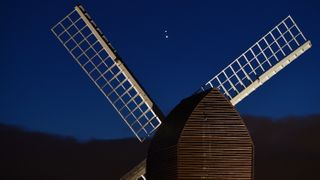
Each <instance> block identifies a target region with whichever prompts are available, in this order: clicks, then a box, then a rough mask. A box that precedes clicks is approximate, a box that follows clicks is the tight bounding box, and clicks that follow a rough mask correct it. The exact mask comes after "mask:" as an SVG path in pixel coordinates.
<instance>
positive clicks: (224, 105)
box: [146, 89, 254, 180]
mask: <svg viewBox="0 0 320 180" xmlns="http://www.w3.org/2000/svg"><path fill="white" fill-rule="evenodd" d="M253 151H254V147H253V143H252V140H251V137H250V135H249V132H248V130H247V128H246V126H245V124H244V122H243V120H242V119H241V117H240V115H239V113H238V112H237V111H236V109H235V108H234V107H233V106H232V105H231V103H230V102H229V101H228V100H227V99H226V98H225V97H224V96H223V95H222V94H221V93H220V92H219V91H218V90H217V89H212V90H211V91H209V92H204V93H202V94H198V95H194V96H191V97H189V98H187V99H185V100H183V101H182V102H181V103H180V104H179V105H178V106H177V107H176V108H175V109H174V110H173V111H172V112H171V113H170V114H169V115H168V117H167V119H166V121H164V122H163V124H162V125H161V127H160V128H159V130H158V131H157V133H156V135H155V136H154V138H153V140H152V142H151V144H150V148H149V152H148V158H147V171H146V172H147V174H146V176H147V179H148V180H153V179H166V180H167V179H224V180H235V179H238V180H239V179H241V180H250V179H253V167H254V166H253V164H254V163H253V157H254V156H253V154H254V153H253Z"/></svg>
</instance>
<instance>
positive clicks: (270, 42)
mask: <svg viewBox="0 0 320 180" xmlns="http://www.w3.org/2000/svg"><path fill="white" fill-rule="evenodd" d="M310 47H311V42H310V41H307V39H306V38H305V36H304V35H303V33H302V32H301V31H300V29H299V27H298V26H297V24H296V23H295V22H294V20H293V19H292V17H291V16H290V15H289V16H288V17H286V18H285V19H284V20H282V21H281V22H280V23H279V24H278V25H277V26H275V27H274V28H273V29H272V30H271V31H269V32H268V33H267V34H266V35H264V36H263V37H262V38H261V39H260V40H259V41H257V42H256V43H255V44H254V45H253V46H251V47H250V48H249V49H248V50H246V51H245V52H244V53H242V54H241V55H240V56H239V57H238V58H237V59H235V60H234V61H233V62H232V63H231V64H229V65H228V66H227V67H226V68H224V69H223V70H222V71H221V72H220V73H218V74H217V75H216V76H214V77H213V78H212V79H210V80H209V81H208V82H207V83H206V84H205V85H203V86H202V87H201V89H200V91H205V90H208V89H211V88H214V87H216V88H218V89H219V90H220V92H221V93H223V94H224V95H225V96H226V98H228V99H229V100H230V102H231V103H232V104H233V105H236V104H237V103H238V102H240V101H241V100H242V99H243V98H245V97H246V96H247V95H249V94H250V93H251V92H252V91H254V90H255V89H256V88H257V87H259V86H260V85H262V84H263V83H264V82H265V81H267V80H268V79H270V78H271V77H272V76H273V75H275V74H276V73H277V72H279V71H280V70H281V69H283V68H284V67H285V66H286V65H288V64H290V63H291V62H292V61H293V60H295V59H296V58H297V57H298V56H300V55H301V54H302V53H304V52H305V51H306V50H308V49H309V48H310Z"/></svg>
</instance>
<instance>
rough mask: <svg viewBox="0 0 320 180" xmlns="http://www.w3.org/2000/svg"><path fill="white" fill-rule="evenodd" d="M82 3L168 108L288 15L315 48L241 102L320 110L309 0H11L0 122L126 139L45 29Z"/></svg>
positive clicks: (4, 35) (292, 111) (274, 109)
mask: <svg viewBox="0 0 320 180" xmlns="http://www.w3.org/2000/svg"><path fill="white" fill-rule="evenodd" d="M78 3H81V4H83V5H84V7H85V9H86V10H87V11H88V12H89V14H90V15H91V16H92V18H93V19H94V20H95V22H96V23H97V25H98V26H99V27H100V29H101V30H102V31H103V32H104V33H105V34H106V36H107V37H108V39H109V40H110V41H111V43H112V44H113V46H114V47H115V48H116V49H117V51H118V53H119V54H120V56H121V57H122V59H123V60H124V61H125V63H126V64H127V65H128V67H129V68H130V69H131V70H132V71H133V73H134V74H135V76H136V77H137V78H138V80H139V81H140V83H141V84H142V85H143V86H144V88H145V89H146V90H147V91H148V93H149V94H150V95H151V97H152V98H153V100H154V101H155V102H156V103H157V104H158V106H159V107H160V108H161V109H162V111H163V112H164V113H165V114H167V113H168V112H169V111H170V110H171V109H172V108H173V107H174V106H175V105H176V104H177V103H178V102H179V101H180V100H181V99H182V98H184V97H187V96H189V95H191V94H192V93H193V92H194V91H195V90H197V89H198V88H199V87H200V86H201V85H202V84H203V83H205V82H206V81H207V80H209V79H210V78H211V77H212V76H214V75H215V74H216V73H218V72H219V71H220V70H221V69H222V68H224V67H225V66H227V65H228V64H229V63H230V62H231V61H232V60H234V59H235V58H236V57H238V56H239V55H240V54H241V53H242V52H243V51H245V50H246V49H247V48H248V47H250V46H251V45H252V44H253V43H255V42H256V41H257V40H258V39H259V38H260V37H261V36H262V35H264V34H265V33H267V32H268V31H269V30H270V29H271V28H272V27H273V26H275V25H276V24H277V23H278V22H280V21H281V20H282V19H283V18H285V17H286V16H287V15H288V14H291V16H292V17H293V18H294V19H295V20H296V22H297V24H298V25H299V27H300V28H301V30H302V31H303V32H304V34H305V36H306V37H307V38H308V39H310V40H311V41H312V43H313V47H312V48H311V50H309V51H308V52H306V53H305V54H303V55H302V56H301V57H300V58H299V59H298V60H297V61H295V62H294V63H292V64H290V65H289V66H288V67H287V68H286V69H284V70H283V71H281V72H280V73H279V74H277V75H276V76H275V77H274V78H272V79H271V80H270V81H268V82H267V83H266V84H264V85H263V86H262V87H260V88H259V89H258V90H257V91H256V92H254V93H253V94H251V95H250V96H249V97H247V98H246V99H245V100H243V101H242V102H241V103H239V104H238V105H237V109H238V110H239V112H240V113H241V114H250V115H258V116H270V117H273V118H280V117H286V116H305V115H310V114H316V113H320V105H319V102H320V93H319V92H320V83H319V77H320V70H319V69H320V53H319V45H320V44H319V42H320V35H319V32H320V23H319V18H320V11H319V9H320V4H319V2H317V1H315V0H314V1H301V0H300V1H298V0H294V1H292V0H290V1H289V0H287V1H282V0H277V1H261V2H257V1H252V2H251V1H242V2H238V1H234V2H232V1H196V0H193V1H186V0H184V1H169V0H168V1H164V0H162V1H147V0H137V1H132V0H131V1H130V0H127V1H125V0H117V1H108V0H104V1H97V0H90V1H80V2H79V1H63V0H59V1H40V0H38V1H18V0H10V1H9V0H7V1H2V4H1V5H2V8H1V9H2V10H1V14H0V20H1V23H2V26H1V29H0V31H1V33H0V36H1V40H0V46H1V53H0V63H1V65H0V82H1V86H0V109H1V110H0V122H2V123H6V124H13V125H19V126H22V127H25V128H27V129H30V130H36V131H43V132H49V133H55V134H60V135H68V136H75V137H77V138H80V139H90V138H99V139H109V138H119V137H128V136H132V134H131V132H130V130H129V128H128V127H126V125H125V124H124V123H123V121H122V120H121V119H120V117H119V116H118V115H117V113H116V111H115V110H114V109H113V108H112V107H111V105H110V104H109V103H108V102H107V99H105V98H104V96H103V95H102V94H101V93H100V92H99V90H98V89H97V88H96V87H95V86H94V85H93V83H91V81H90V80H89V78H88V77H87V76H86V75H85V73H84V72H83V71H82V70H81V69H80V67H79V66H78V65H77V64H76V63H75V61H74V60H73V59H72V57H71V56H70V55H69V54H68V53H67V51H66V50H65V49H64V47H63V46H62V45H61V44H60V43H59V42H58V40H57V39H56V38H55V37H54V35H53V34H52V33H51V32H50V28H51V27H52V26H53V25H54V24H55V23H57V22H58V21H59V20H60V19H61V18H63V17H64V16H65V15H66V14H67V13H69V12H70V11H72V10H73V8H74V6H75V5H76V4H78ZM165 30H167V31H168V35H169V38H168V39H166V38H165V33H164V31H165Z"/></svg>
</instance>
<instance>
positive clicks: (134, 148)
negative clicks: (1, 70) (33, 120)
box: [0, 115, 320, 180]
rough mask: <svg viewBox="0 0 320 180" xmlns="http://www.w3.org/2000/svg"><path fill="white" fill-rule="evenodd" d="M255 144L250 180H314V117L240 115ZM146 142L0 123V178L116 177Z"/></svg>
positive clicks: (319, 133)
mask: <svg viewBox="0 0 320 180" xmlns="http://www.w3.org/2000/svg"><path fill="white" fill-rule="evenodd" d="M244 120H245V122H246V124H247V126H248V129H249V131H250V132H251V136H252V138H253V141H254V145H255V179H256V180H271V179H272V180H278V179H279V180H280V179H281V180H286V179H288V180H289V179H290V180H294V179H300V180H301V179H320V174H319V173H318V172H317V171H318V170H319V164H320V141H319V137H320V115H313V116H306V117H288V118H284V119H279V120H276V121H275V120H273V119H271V118H266V117H253V116H244ZM148 145H149V141H148V142H146V143H143V144H141V143H140V142H139V141H137V140H136V139H121V140H105V141H102V140H93V141H90V142H87V143H81V142H78V141H77V140H76V139H74V138H63V137H60V136H53V135H48V134H44V133H33V132H27V131H24V130H23V129H21V128H17V127H12V126H8V125H1V124H0V179H1V180H11V179H33V180H37V179H41V180H43V179H45V180H51V179H59V180H64V179H66V180H72V179H77V180H78V179H79V180H87V179H88V180H89V179H90V180H91V179H97V180H99V179H104V180H105V179H108V180H113V179H119V178H120V177H121V176H122V175H123V174H125V173H126V172H127V171H128V170H129V169H131V168H132V167H133V166H134V165H136V164H137V163H139V162H140V161H141V160H142V159H143V158H145V156H146V154H147V148H148Z"/></svg>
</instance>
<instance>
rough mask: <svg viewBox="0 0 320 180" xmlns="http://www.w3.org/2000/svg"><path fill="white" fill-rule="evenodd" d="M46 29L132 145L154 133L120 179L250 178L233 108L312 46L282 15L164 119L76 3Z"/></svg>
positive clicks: (247, 141)
mask: <svg viewBox="0 0 320 180" xmlns="http://www.w3.org/2000/svg"><path fill="white" fill-rule="evenodd" d="M51 30H52V32H53V33H54V35H55V36H56V37H57V38H58V39H59V41H60V42H61V43H62V44H63V45H64V47H65V48H66V49H67V50H68V52H69V53H70V54H71V56H72V57H73V58H74V59H75V60H76V62H77V63H78V64H79V65H80V67H81V68H82V69H83V70H84V72H85V73H86V74H87V75H88V77H89V78H90V79H91V80H92V81H93V83H94V84H95V85H96V86H97V88H98V89H99V90H100V91H101V93H102V94H103V95H104V96H105V97H106V98H107V99H108V101H109V102H110V103H111V105H112V106H113V107H114V109H115V110H116V111H117V112H118V114H119V115H120V117H121V118H122V119H123V120H124V122H125V124H127V126H128V127H129V129H130V130H131V131H132V132H133V133H134V135H135V136H136V137H137V138H138V140H140V141H141V142H143V141H144V140H145V139H146V138H147V137H148V136H152V134H153V133H154V132H155V131H156V130H157V129H158V131H157V132H156V134H155V136H154V137H153V139H152V142H151V145H150V149H149V152H148V158H147V160H143V161H142V162H141V163H140V164H138V165H137V166H136V167H134V168H133V169H132V170H131V171H129V172H128V173H127V174H126V175H124V176H123V177H122V179H138V178H142V179H145V178H146V177H147V178H148V179H186V178H191V179H200V178H211V179H216V178H223V179H239V178H241V179H253V164H254V163H253V157H254V151H253V149H254V148H253V143H252V140H251V138H250V135H249V132H248V130H247V128H246V126H245V124H244V123H243V120H242V119H241V117H240V115H239V113H238V112H237V111H236V109H235V107H234V106H235V105H236V104H237V103H238V102H240V101H241V100H243V99H244V98H245V97H246V96H248V95H249V94H250V93H252V92H253V91H255V90H256V89H257V88H258V87H259V86H261V85H262V84H263V83H265V82H266V81H267V80H269V79H270V78H271V77H272V76H274V75H275V74H277V73H278V72H279V71H280V70H281V69H283V68H284V67H286V66H287V65H288V64H290V63H291V62H293V61H294V60H295V59H297V57H299V56H300V55H301V54H303V53H304V52H305V51H307V50H308V49H309V48H310V47H311V42H310V41H308V40H307V39H306V38H305V36H304V35H303V33H302V32H301V31H300V29H299V27H298V26H297V24H296V23H295V21H294V20H293V19H292V18H291V16H288V17H286V18H285V19H284V20H282V21H281V22H280V23H279V24H277V25H276V26H275V27H274V28H273V29H271V30H270V31H269V32H268V33H267V34H265V35H264V36H263V37H262V38H261V39H259V40H258V41H257V42H256V43H255V44H253V45H252V46H251V47H250V48H249V49H248V50H246V51H245V52H244V53H242V54H241V55H240V56H239V57H238V58H236V59H235V60H234V61H232V63H230V64H229V65H228V66H227V67H226V68H224V69H223V70H222V71H221V72H220V73H218V74H217V75H216V76H214V77H213V78H211V79H210V80H209V81H208V82H207V83H206V84H204V85H203V86H202V87H201V88H200V89H199V91H197V92H196V93H195V94H194V95H192V96H190V97H189V98H186V99H185V100H183V101H181V103H180V104H179V105H177V107H176V108H174V110H172V112H171V113H170V114H169V115H168V116H167V117H166V118H165V117H164V116H163V114H162V112H161V111H160V109H159V108H158V107H157V106H156V104H155V103H154V102H153V101H152V99H151V98H150V96H149V95H148V94H147V93H146V91H145V90H144V89H143V87H142V86H141V85H140V84H139V83H138V81H137V79H136V78H135V77H134V75H133V74H132V72H131V71H130V70H129V69H128V68H127V66H126V65H125V64H124V62H123V61H122V59H121V58H120V57H119V55H118V54H117V53H116V51H115V49H114V48H113V47H112V46H111V44H110V42H109V41H108V40H107V38H106V37H105V36H104V34H103V33H102V31H101V30H100V29H99V28H98V27H97V25H96V24H95V23H94V21H93V20H92V19H91V17H90V16H89V14H88V13H87V12H86V11H85V9H84V8H83V7H82V6H80V5H79V6H76V7H75V9H74V10H73V11H72V12H71V13H69V14H68V15H67V16H66V17H64V18H63V19H62V20H61V21H59V22H58V23H57V24H56V25H55V26H53V28H52V29H51ZM145 174H146V175H145Z"/></svg>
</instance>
